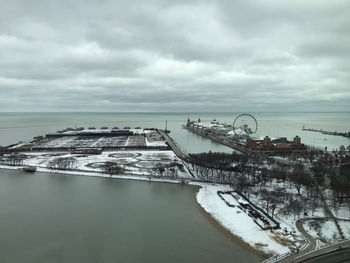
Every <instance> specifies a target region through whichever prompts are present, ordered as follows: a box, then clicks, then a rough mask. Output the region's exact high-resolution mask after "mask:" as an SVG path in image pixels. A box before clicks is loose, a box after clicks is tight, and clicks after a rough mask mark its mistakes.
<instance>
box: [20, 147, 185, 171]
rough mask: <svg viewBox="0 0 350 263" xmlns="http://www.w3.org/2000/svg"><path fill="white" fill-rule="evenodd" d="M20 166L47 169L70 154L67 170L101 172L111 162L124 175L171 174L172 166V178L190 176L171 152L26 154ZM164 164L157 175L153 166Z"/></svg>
mask: <svg viewBox="0 0 350 263" xmlns="http://www.w3.org/2000/svg"><path fill="white" fill-rule="evenodd" d="M27 156H28V158H27V159H26V160H24V165H28V166H36V167H38V168H49V166H50V163H51V162H52V161H54V160H55V159H57V158H68V157H73V158H74V159H75V163H74V164H73V166H72V168H71V169H74V170H79V171H87V172H97V173H100V172H102V171H103V165H104V163H106V162H114V163H116V164H117V165H119V166H120V167H121V168H123V170H124V174H132V175H142V176H155V177H156V176H171V174H170V173H169V169H174V170H173V171H175V173H176V177H179V178H189V177H191V175H190V174H189V172H188V171H187V169H186V167H185V166H184V165H183V163H182V161H181V160H179V159H178V158H177V157H176V155H175V154H174V152H173V151H111V152H102V153H101V154H99V155H86V154H70V153H64V152H61V153H57V152H45V153H27ZM156 167H164V168H165V172H164V174H162V175H157V174H156V171H155V170H154V168H156Z"/></svg>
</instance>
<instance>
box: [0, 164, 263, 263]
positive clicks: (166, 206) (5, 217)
mask: <svg viewBox="0 0 350 263" xmlns="http://www.w3.org/2000/svg"><path fill="white" fill-rule="evenodd" d="M196 191H197V188H196V187H192V186H181V185H172V184H162V183H148V182H138V181H128V180H117V179H113V180H110V179H104V178H91V177H79V176H66V175H55V174H44V173H35V174H33V175H32V174H26V173H23V172H21V171H10V170H0V233H1V235H0V258H1V259H0V262H2V263H5V262H6V263H14V262H18V263H24V262H33V263H34V262H35V263H41V262H43V263H47V262H60V263H61V262H74V263H80V262H82V263H89V262H96V263H97V262H170V263H171V262H174V263H175V262H176V263H178V262H202V263H204V262H208V263H209V262H210V263H212V262H220V263H224V262H258V261H259V258H257V256H255V255H253V254H252V253H251V252H248V251H247V250H245V249H243V248H241V247H240V246H238V245H236V244H235V243H234V242H233V241H232V240H230V238H229V237H228V236H227V235H225V234H223V233H222V231H220V230H218V229H217V228H216V227H215V226H214V225H213V224H212V223H210V222H209V220H208V219H207V218H206V216H205V215H204V214H203V213H202V212H201V211H200V209H199V207H198V205H197V204H196V202H195V193H196Z"/></svg>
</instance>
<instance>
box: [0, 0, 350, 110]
mask: <svg viewBox="0 0 350 263" xmlns="http://www.w3.org/2000/svg"><path fill="white" fill-rule="evenodd" d="M0 5H1V9H0V25H1V27H0V92H1V96H0V112H2V111H5V112H38V111H39V112H40V111H41V112H45V111H49V112H61V111H64V112H75V111H77V112H98V111H101V112H106V111H107V112H245V111H247V112H276V111H277V112H278V111H283V112H294V111H295V112H318V111H322V112H335V111H338V112H348V111H349V108H350V107H349V106H350V103H349V101H350V87H349V81H350V16H349V10H350V1H347V0H343V1H337V0H335V1H324V0H321V1H311V0H297V1H279V0H273V1H272V0H264V1H263V0H257V1H249V0H239V1H236V0H222V1H205V0H204V1H190V0H186V1H184V0H181V1H169V0H159V1H156V0H154V1H152V0H151V1H133V0H132V1H113V0H103V1H92V0H84V1H83V0H75V1H66V0H62V1H58V0H57V1H44V0H40V1H39V0H32V1H19V0H11V1H5V0H0Z"/></svg>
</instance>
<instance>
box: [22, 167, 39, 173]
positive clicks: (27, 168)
mask: <svg viewBox="0 0 350 263" xmlns="http://www.w3.org/2000/svg"><path fill="white" fill-rule="evenodd" d="M23 171H25V172H31V173H34V172H35V171H36V167H35V166H24V167H23Z"/></svg>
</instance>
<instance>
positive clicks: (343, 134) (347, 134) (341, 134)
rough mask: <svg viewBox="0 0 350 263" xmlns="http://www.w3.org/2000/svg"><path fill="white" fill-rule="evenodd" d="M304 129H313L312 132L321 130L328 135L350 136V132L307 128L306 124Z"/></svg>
mask: <svg viewBox="0 0 350 263" xmlns="http://www.w3.org/2000/svg"><path fill="white" fill-rule="evenodd" d="M302 130H303V131H311V132H320V133H322V134H326V135H333V136H342V137H347V138H350V132H337V131H324V130H322V129H313V128H305V127H304V126H303V128H302Z"/></svg>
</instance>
